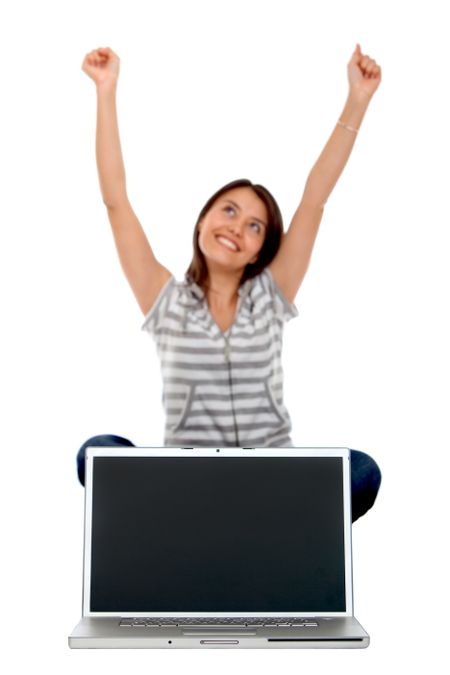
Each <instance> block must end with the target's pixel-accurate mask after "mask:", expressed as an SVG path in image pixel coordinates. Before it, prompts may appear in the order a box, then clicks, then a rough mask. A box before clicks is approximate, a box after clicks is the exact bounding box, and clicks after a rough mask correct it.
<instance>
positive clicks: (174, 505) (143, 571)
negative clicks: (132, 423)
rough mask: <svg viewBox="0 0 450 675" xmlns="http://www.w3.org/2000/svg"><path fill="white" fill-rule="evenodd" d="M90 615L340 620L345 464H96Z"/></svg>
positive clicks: (105, 460)
mask: <svg viewBox="0 0 450 675" xmlns="http://www.w3.org/2000/svg"><path fill="white" fill-rule="evenodd" d="M93 461H94V473H93V476H94V482H93V502H92V511H93V519H92V541H91V595H90V611H91V612H113V613H116V614H123V613H126V612H136V613H137V612H149V613H150V612H162V613H163V612H166V613H167V612H168V613H171V612H173V613H179V612H193V613H194V612H200V613H201V612H205V613H206V612H217V613H218V612H239V613H240V612H245V613H247V612H251V613H252V612H263V613H265V612H267V613H269V612H280V613H285V612H296V613H302V612H344V611H345V610H346V607H345V564H344V516H343V478H342V475H343V474H342V458H340V457H326V458H324V457H257V458H251V457H248V458H247V457H226V456H217V457H195V458H192V457H186V458H184V457H114V458H112V457H95V458H94V460H93Z"/></svg>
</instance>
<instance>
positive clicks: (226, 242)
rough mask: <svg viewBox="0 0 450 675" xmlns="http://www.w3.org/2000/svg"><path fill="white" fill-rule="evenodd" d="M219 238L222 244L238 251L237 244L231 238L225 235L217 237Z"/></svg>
mask: <svg viewBox="0 0 450 675" xmlns="http://www.w3.org/2000/svg"><path fill="white" fill-rule="evenodd" d="M217 240H218V241H220V243H221V244H224V245H225V246H226V247H227V248H229V249H230V250H231V251H237V250H238V248H237V246H236V244H234V243H233V242H232V241H230V240H229V239H226V238H225V237H217Z"/></svg>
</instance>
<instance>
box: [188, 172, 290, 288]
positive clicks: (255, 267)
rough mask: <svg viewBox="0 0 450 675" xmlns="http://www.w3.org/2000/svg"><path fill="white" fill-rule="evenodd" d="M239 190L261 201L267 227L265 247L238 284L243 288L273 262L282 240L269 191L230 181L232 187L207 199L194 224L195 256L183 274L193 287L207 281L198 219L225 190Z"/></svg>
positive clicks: (244, 181)
mask: <svg viewBox="0 0 450 675" xmlns="http://www.w3.org/2000/svg"><path fill="white" fill-rule="evenodd" d="M238 187H250V188H251V189H252V190H253V192H255V194H256V195H257V196H258V197H259V198H260V199H261V201H263V202H264V204H265V206H266V209H267V215H268V227H267V230H266V236H265V239H264V243H263V245H262V248H261V250H260V252H259V256H258V260H257V261H256V262H255V263H253V264H249V265H247V266H246V267H245V269H244V272H243V274H242V277H241V284H243V283H244V281H246V280H247V279H251V278H252V277H255V276H256V275H257V274H259V273H260V272H262V271H263V269H264V268H265V267H267V265H268V264H269V263H270V262H272V260H273V259H274V257H275V255H276V254H277V252H278V249H279V248H280V244H281V238H282V236H283V218H282V215H281V212H280V209H279V206H278V204H277V202H276V201H275V199H274V197H273V196H272V195H271V194H270V192H269V190H267V188H265V187H263V186H262V185H256V184H254V183H252V182H251V181H250V180H248V179H247V178H240V179H238V180H234V181H232V182H231V183H228V184H227V185H224V186H223V187H221V188H220V190H217V192H215V193H214V194H213V196H212V197H210V198H209V199H208V201H207V202H206V204H205V206H204V207H203V208H202V210H201V211H200V214H199V216H198V218H197V222H196V223H195V228H194V238H193V245H194V255H193V257H192V261H191V264H190V265H189V267H188V269H187V271H186V274H185V278H186V280H188V281H195V283H196V284H198V285H199V286H200V287H201V288H202V287H203V285H204V284H205V282H206V280H207V279H208V267H207V265H206V260H205V257H204V255H203V253H202V251H201V250H200V246H199V245H198V236H199V231H198V225H199V223H200V221H201V219H202V218H203V217H204V216H205V215H206V214H207V212H208V211H209V209H210V208H211V207H212V206H213V204H214V203H215V202H216V200H217V199H218V198H219V197H220V196H221V195H223V194H224V193H225V192H228V190H232V189H233V188H238Z"/></svg>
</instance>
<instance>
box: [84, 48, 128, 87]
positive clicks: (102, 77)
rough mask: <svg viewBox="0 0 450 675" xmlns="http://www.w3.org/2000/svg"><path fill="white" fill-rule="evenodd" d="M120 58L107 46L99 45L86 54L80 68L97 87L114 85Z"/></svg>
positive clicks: (117, 75)
mask: <svg viewBox="0 0 450 675" xmlns="http://www.w3.org/2000/svg"><path fill="white" fill-rule="evenodd" d="M119 68H120V59H119V57H118V56H117V54H115V53H114V52H113V50H112V49H110V48H109V47H99V48H98V49H93V50H92V51H91V52H89V54H86V56H85V57H84V61H83V63H82V66H81V69H82V70H84V72H85V73H86V75H89V77H90V78H91V79H93V80H94V82H95V84H96V85H97V87H99V86H101V87H107V86H115V85H116V84H117V80H118V77H119Z"/></svg>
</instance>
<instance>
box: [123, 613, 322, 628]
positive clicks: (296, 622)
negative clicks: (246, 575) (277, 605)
mask: <svg viewBox="0 0 450 675" xmlns="http://www.w3.org/2000/svg"><path fill="white" fill-rule="evenodd" d="M318 625H319V624H318V623H317V621H314V620H312V619H302V618H296V617H294V618H291V617H290V618H289V619H286V618H283V619H281V618H280V619H277V618H276V617H266V618H264V617H256V618H250V617H248V616H247V617H245V618H239V617H237V618H236V617H220V618H206V617H205V618H198V617H186V618H175V619H163V618H157V617H156V618H153V617H152V618H150V617H149V618H145V617H143V618H127V619H122V620H121V621H120V626H122V627H124V628H174V627H180V628H198V627H206V628H220V627H223V626H229V627H231V628H317V626H318Z"/></svg>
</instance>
